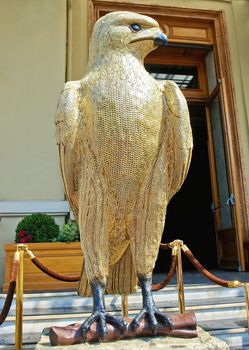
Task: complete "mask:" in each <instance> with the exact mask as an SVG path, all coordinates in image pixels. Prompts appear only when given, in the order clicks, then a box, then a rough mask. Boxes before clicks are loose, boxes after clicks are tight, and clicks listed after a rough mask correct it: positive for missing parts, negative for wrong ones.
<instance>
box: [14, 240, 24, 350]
mask: <svg viewBox="0 0 249 350" xmlns="http://www.w3.org/2000/svg"><path fill="white" fill-rule="evenodd" d="M25 250H26V246H25V245H24V244H18V245H17V254H19V267H18V273H17V281H16V334H15V344H16V345H15V350H21V349H22V321H23V319H22V318H23V256H24V251H25Z"/></svg>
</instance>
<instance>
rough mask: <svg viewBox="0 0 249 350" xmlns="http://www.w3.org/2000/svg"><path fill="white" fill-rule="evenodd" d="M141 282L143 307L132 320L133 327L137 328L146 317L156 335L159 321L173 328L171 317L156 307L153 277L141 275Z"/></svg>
mask: <svg viewBox="0 0 249 350" xmlns="http://www.w3.org/2000/svg"><path fill="white" fill-rule="evenodd" d="M139 284H140V286H141V289H142V296H143V308H142V310H141V311H140V312H139V314H138V315H137V316H136V317H135V318H134V319H133V320H132V322H131V327H132V328H133V329H134V330H135V329H136V328H138V327H139V325H140V322H141V320H142V319H146V320H147V322H148V323H149V326H150V329H151V331H152V333H153V334H154V335H155V334H157V328H158V322H159V323H161V324H163V325H164V326H166V327H169V328H170V329H172V327H173V325H172V322H171V320H170V318H169V317H168V316H166V315H164V314H163V313H162V312H160V311H159V310H158V309H157V308H156V307H155V303H154V300H153V297H152V293H151V277H146V276H139Z"/></svg>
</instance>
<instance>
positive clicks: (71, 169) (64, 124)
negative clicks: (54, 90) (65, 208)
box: [55, 81, 82, 219]
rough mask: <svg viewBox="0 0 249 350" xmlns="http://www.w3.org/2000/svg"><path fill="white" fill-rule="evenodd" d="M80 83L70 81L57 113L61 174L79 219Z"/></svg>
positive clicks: (67, 194)
mask: <svg viewBox="0 0 249 350" xmlns="http://www.w3.org/2000/svg"><path fill="white" fill-rule="evenodd" d="M80 86H81V84H80V81H70V82H67V83H66V84H65V86H64V90H63V91H62V93H61V95H60V99H59V103H58V106H57V111H56V119H55V123H56V142H57V144H58V147H59V156H60V166H61V174H62V178H63V183H64V189H65V192H66V197H67V200H68V201H69V204H70V207H71V209H72V211H73V213H74V216H75V218H76V219H77V218H78V206H79V204H78V198H79V196H78V190H79V181H80V173H79V171H78V165H79V163H80V162H81V158H82V154H81V148H80V147H79V138H78V133H79V127H80V123H81V111H80V97H81V89H80Z"/></svg>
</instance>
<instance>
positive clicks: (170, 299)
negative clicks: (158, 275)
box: [0, 284, 249, 350]
mask: <svg viewBox="0 0 249 350" xmlns="http://www.w3.org/2000/svg"><path fill="white" fill-rule="evenodd" d="M154 299H155V303H156V305H157V306H158V307H159V309H160V310H161V311H163V312H168V313H175V312H178V301H177V300H178V299H177V289H176V286H175V285H170V286H168V287H167V288H165V289H163V290H161V291H159V292H155V293H154ZM4 300H5V295H4V294H0V310H1V309H2V306H3V302H4ZM128 300H129V316H130V317H132V316H133V315H135V314H136V313H137V312H138V310H139V309H140V308H141V294H140V293H139V292H138V293H136V294H133V295H130V296H129V297H128ZM185 303H186V311H188V310H193V311H194V312H195V315H196V318H197V322H198V325H199V326H201V327H202V328H204V329H205V330H206V331H208V332H209V333H210V334H211V335H213V336H215V337H218V338H220V339H222V340H225V341H226V342H227V343H228V344H229V346H230V348H231V349H232V350H235V349H249V335H248V330H247V316H246V307H245V299H244V289H243V288H236V289H226V288H222V287H219V286H216V285H211V284H194V285H191V284H190V285H185ZM106 305H107V309H108V311H111V312H113V314H118V315H120V314H121V297H120V296H106ZM91 309H92V303H91V298H80V297H78V296H77V295H76V293H75V292H60V293H35V294H25V296H24V317H23V342H24V345H23V349H24V350H25V349H34V348H35V343H36V342H37V341H38V339H39V337H40V334H41V332H42V330H43V329H44V328H46V327H49V326H52V325H67V324H70V323H75V322H77V323H81V322H82V320H83V319H84V318H85V317H87V316H88V315H89V314H90V312H91ZM14 334H15V300H14V301H13V305H12V307H11V311H10V314H9V316H8V318H7V320H6V321H5V323H4V324H3V325H2V326H1V327H0V350H3V349H6V350H11V349H14V343H15V341H14Z"/></svg>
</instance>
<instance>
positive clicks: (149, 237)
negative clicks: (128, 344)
mask: <svg viewBox="0 0 249 350" xmlns="http://www.w3.org/2000/svg"><path fill="white" fill-rule="evenodd" d="M166 43H167V37H166V35H165V34H163V33H162V32H161V30H160V28H159V25H158V23H157V22H156V21H155V20H154V19H152V18H150V17H147V16H143V15H140V14H136V13H132V12H113V13H109V14H107V15H105V16H104V17H102V18H100V19H99V20H98V21H97V22H96V24H95V26H94V29H93V34H92V38H91V42H90V49H89V62H88V67H87V71H86V73H85V75H84V77H83V78H82V79H81V80H80V81H71V82H67V83H66V84H65V87H64V90H63V91H62V93H61V96H60V100H59V104H58V109H57V115H56V133H57V143H58V146H59V154H60V164H61V171H62V177H63V181H64V186H65V192H66V196H67V199H68V201H69V203H70V206H71V208H72V210H73V213H74V215H75V218H76V219H77V221H78V223H79V227H80V233H81V245H82V250H83V254H84V266H83V269H82V276H81V281H80V284H79V294H80V295H82V296H84V295H90V294H92V295H93V314H92V315H91V316H90V318H89V319H87V320H86V321H85V322H84V323H83V324H82V331H83V333H84V334H86V332H87V331H88V330H89V328H90V325H91V324H92V323H93V322H94V321H96V322H98V324H99V333H100V336H101V337H103V336H105V333H106V322H107V323H111V324H113V325H115V326H116V327H117V328H118V329H120V330H121V331H122V330H123V329H124V328H125V323H124V321H123V320H122V319H120V318H118V317H114V316H112V315H110V314H108V313H106V311H105V304H104V293H120V294H128V293H131V292H133V291H135V289H136V281H137V278H138V280H139V283H140V286H141V289H142V296H143V309H142V311H141V312H140V313H139V314H138V315H137V316H136V317H135V318H134V320H133V321H132V325H133V326H134V328H136V327H138V325H139V323H140V321H141V319H142V318H143V317H146V318H147V319H148V321H149V324H150V326H151V329H152V331H153V333H156V332H157V322H158V321H159V322H163V323H164V324H165V325H168V326H170V325H171V321H170V319H169V317H168V316H166V315H163V314H162V313H161V312H160V311H159V310H158V309H156V307H155V305H154V301H153V297H152V294H151V280H152V270H153V268H154V265H155V261H156V258H157V255H158V250H159V244H160V240H161V236H162V232H163V228H164V222H165V215H166V209H167V205H168V203H169V201H170V199H171V198H172V196H173V195H174V194H175V193H176V192H177V191H178V190H179V189H180V187H181V186H182V183H183V181H184V179H185V177H186V175H187V172H188V169H189V165H190V160H191V154H192V132H191V127H190V120H189V113H188V108H187V104H186V101H185V98H184V96H183V94H182V93H181V91H180V89H179V88H178V87H177V85H176V84H175V83H174V82H171V81H160V82H158V81H156V80H155V79H153V78H152V76H151V75H150V74H149V73H148V72H146V70H145V69H144V64H143V61H144V57H145V56H146V55H147V54H148V53H149V52H151V51H152V50H154V49H156V48H157V47H158V46H160V45H162V46H165V45H166Z"/></svg>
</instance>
